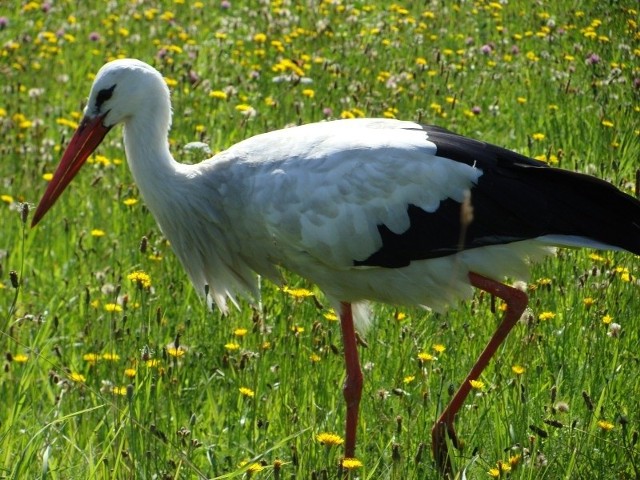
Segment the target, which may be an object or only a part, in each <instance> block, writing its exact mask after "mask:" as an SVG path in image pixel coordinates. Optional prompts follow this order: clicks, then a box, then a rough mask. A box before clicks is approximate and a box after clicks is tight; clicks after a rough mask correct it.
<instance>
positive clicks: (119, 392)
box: [111, 386, 127, 395]
mask: <svg viewBox="0 0 640 480" xmlns="http://www.w3.org/2000/svg"><path fill="white" fill-rule="evenodd" d="M111 393H113V394H114V395H126V394H127V387H115V386H114V387H113V388H112V389H111Z"/></svg>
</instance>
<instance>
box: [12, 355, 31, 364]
mask: <svg viewBox="0 0 640 480" xmlns="http://www.w3.org/2000/svg"><path fill="white" fill-rule="evenodd" d="M12 360H13V361H14V362H16V363H26V361H27V360H29V356H28V355H25V354H24V353H17V354H15V355H13V358H12Z"/></svg>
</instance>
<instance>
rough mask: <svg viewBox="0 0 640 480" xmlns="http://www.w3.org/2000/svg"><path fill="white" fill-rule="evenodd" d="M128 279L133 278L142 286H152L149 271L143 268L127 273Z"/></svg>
mask: <svg viewBox="0 0 640 480" xmlns="http://www.w3.org/2000/svg"><path fill="white" fill-rule="evenodd" d="M127 279H128V280H131V281H132V282H133V283H135V284H137V285H138V286H139V287H141V288H150V287H151V277H150V276H149V274H148V273H145V272H143V271H142V270H137V271H135V272H131V273H130V274H129V275H127Z"/></svg>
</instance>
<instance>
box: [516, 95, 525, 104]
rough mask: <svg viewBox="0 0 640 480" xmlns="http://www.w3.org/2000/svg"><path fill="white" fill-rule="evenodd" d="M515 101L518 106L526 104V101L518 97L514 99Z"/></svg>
mask: <svg viewBox="0 0 640 480" xmlns="http://www.w3.org/2000/svg"><path fill="white" fill-rule="evenodd" d="M516 101H517V102H518V103H519V104H520V105H524V104H525V103H527V99H526V98H525V97H518V98H516Z"/></svg>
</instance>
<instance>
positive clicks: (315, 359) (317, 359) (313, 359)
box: [309, 353, 321, 363]
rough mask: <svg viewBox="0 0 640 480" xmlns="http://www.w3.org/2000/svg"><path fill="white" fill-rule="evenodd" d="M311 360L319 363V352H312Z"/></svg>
mask: <svg viewBox="0 0 640 480" xmlns="http://www.w3.org/2000/svg"><path fill="white" fill-rule="evenodd" d="M309 360H311V361H312V362H313V363H318V362H319V361H320V360H321V358H320V355H318V354H317V353H312V354H311V355H309Z"/></svg>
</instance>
